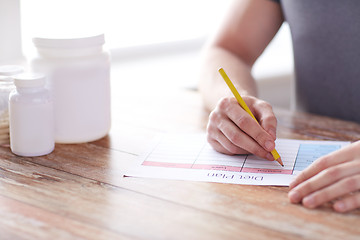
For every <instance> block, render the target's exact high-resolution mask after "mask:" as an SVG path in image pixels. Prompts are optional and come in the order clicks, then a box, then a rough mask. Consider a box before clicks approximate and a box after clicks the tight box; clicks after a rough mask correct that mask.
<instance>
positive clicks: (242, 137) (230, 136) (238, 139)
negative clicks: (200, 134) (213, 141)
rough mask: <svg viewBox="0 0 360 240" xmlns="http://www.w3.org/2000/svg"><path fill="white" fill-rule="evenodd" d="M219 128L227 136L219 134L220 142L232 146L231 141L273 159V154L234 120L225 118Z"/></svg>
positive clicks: (263, 156) (242, 147) (256, 153)
mask: <svg viewBox="0 0 360 240" xmlns="http://www.w3.org/2000/svg"><path fill="white" fill-rule="evenodd" d="M218 128H219V130H220V131H221V132H222V133H223V135H224V136H225V138H222V137H221V136H219V139H217V140H218V142H220V143H221V144H222V145H223V146H224V147H225V148H227V147H230V143H231V144H232V145H235V146H237V147H239V148H241V149H244V150H246V151H248V152H250V153H252V154H255V155H256V156H259V157H261V158H265V159H268V160H269V161H273V160H274V158H273V156H272V155H271V154H270V153H269V152H268V151H266V150H265V149H263V148H262V147H261V146H260V145H259V144H258V143H257V142H255V141H254V139H252V138H251V137H249V136H248V135H247V134H245V133H244V132H243V131H241V130H240V129H239V128H238V127H237V126H236V125H235V124H234V123H233V122H232V121H230V120H229V121H226V120H224V121H223V122H222V124H219V126H218Z"/></svg>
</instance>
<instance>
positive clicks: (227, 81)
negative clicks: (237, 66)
mask: <svg viewBox="0 0 360 240" xmlns="http://www.w3.org/2000/svg"><path fill="white" fill-rule="evenodd" d="M219 73H220V74H221V76H222V77H223V79H224V80H225V82H226V84H227V85H228V86H229V88H230V90H231V92H232V93H233V94H234V96H235V98H236V100H237V101H238V103H239V104H240V106H241V107H242V108H243V109H244V110H245V111H246V112H247V113H248V114H250V116H251V117H252V118H253V119H254V120H255V121H256V122H257V123H258V124H259V122H258V121H257V120H256V118H255V116H254V114H252V112H251V111H250V108H249V107H248V106H247V105H246V103H245V101H244V100H243V99H242V97H241V96H240V94H239V92H238V91H237V90H236V88H235V86H234V84H233V83H232V82H231V80H230V78H229V77H228V76H227V75H226V73H225V71H224V69H222V68H220V69H219ZM271 154H272V155H273V157H274V159H275V160H276V161H277V162H278V163H279V164H280V165H281V166H284V164H283V162H282V161H281V157H280V155H279V153H278V152H277V151H276V149H274V150H272V151H271Z"/></svg>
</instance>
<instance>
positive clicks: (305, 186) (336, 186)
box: [288, 141, 360, 212]
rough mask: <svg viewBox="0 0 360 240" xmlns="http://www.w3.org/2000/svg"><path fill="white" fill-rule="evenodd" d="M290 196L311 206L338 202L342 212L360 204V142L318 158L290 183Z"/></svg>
mask: <svg viewBox="0 0 360 240" xmlns="http://www.w3.org/2000/svg"><path fill="white" fill-rule="evenodd" d="M290 189H291V190H290V192H289V195H288V196H289V199H290V201H291V202H292V203H299V202H302V204H303V205H304V206H305V207H307V208H316V207H318V206H321V205H322V204H324V203H327V202H332V201H333V202H334V203H333V208H334V209H335V211H338V212H347V211H350V210H353V209H356V208H359V207H360V192H359V190H360V141H358V142H356V143H353V144H351V145H349V146H347V147H345V148H343V149H340V150H338V151H336V152H333V153H331V154H329V155H327V156H324V157H321V158H319V159H317V160H316V161H315V162H314V163H313V164H311V165H310V166H309V167H308V168H307V169H305V170H304V171H302V172H301V173H300V174H299V176H297V177H296V178H295V180H294V181H293V182H292V183H291V184H290Z"/></svg>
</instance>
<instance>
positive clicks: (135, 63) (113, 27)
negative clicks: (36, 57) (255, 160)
mask: <svg viewBox="0 0 360 240" xmlns="http://www.w3.org/2000/svg"><path fill="white" fill-rule="evenodd" d="M230 2H231V1H230V0H196V1H193V0H171V1H166V0H152V1H149V0H86V1H85V0H0V31H1V33H2V34H1V38H0V63H1V64H10V63H11V64H12V63H18V62H22V61H24V59H25V57H27V56H29V55H31V54H32V51H33V48H32V41H31V39H32V37H34V36H43V35H46V36H52V35H53V36H59V35H61V34H66V35H69V33H75V34H77V33H79V32H82V33H98V32H104V33H105V37H106V42H107V43H106V45H107V48H108V49H109V50H110V52H111V54H112V61H113V62H112V63H113V68H119V69H122V70H124V71H126V69H142V71H141V72H143V74H144V75H143V77H144V78H148V79H149V81H151V78H152V76H151V75H149V72H147V69H152V68H159V67H161V68H162V69H163V70H164V71H167V74H165V75H167V76H170V77H169V81H173V82H174V84H175V85H179V86H180V87H186V88H192V89H193V88H196V84H197V79H196V71H197V67H198V62H199V53H200V50H201V48H202V46H203V45H204V43H205V41H206V39H207V38H208V37H209V36H210V35H211V34H212V32H213V31H214V30H215V29H216V27H217V25H218V23H219V22H220V20H221V18H222V16H223V14H225V13H226V9H227V8H228V7H229V6H230ZM253 73H254V76H255V78H256V79H257V82H258V86H259V94H260V97H261V98H263V99H265V100H267V101H269V102H270V103H272V104H273V105H275V106H278V107H284V108H288V109H289V108H290V106H291V99H292V78H293V57H292V46H291V41H290V33H289V28H288V26H287V24H284V25H283V27H282V28H281V30H280V32H279V33H278V34H277V36H276V37H275V39H274V40H273V41H272V43H271V44H270V46H269V47H268V48H267V49H266V50H265V52H264V54H263V56H262V57H261V58H260V59H259V60H258V61H257V62H256V64H255V66H254V69H253Z"/></svg>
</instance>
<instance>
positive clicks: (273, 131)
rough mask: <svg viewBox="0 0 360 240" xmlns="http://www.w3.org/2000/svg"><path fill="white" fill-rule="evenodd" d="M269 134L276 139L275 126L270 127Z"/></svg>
mask: <svg viewBox="0 0 360 240" xmlns="http://www.w3.org/2000/svg"><path fill="white" fill-rule="evenodd" d="M269 134H270V135H271V136H272V137H273V138H274V139H276V130H275V128H270V129H269Z"/></svg>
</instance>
